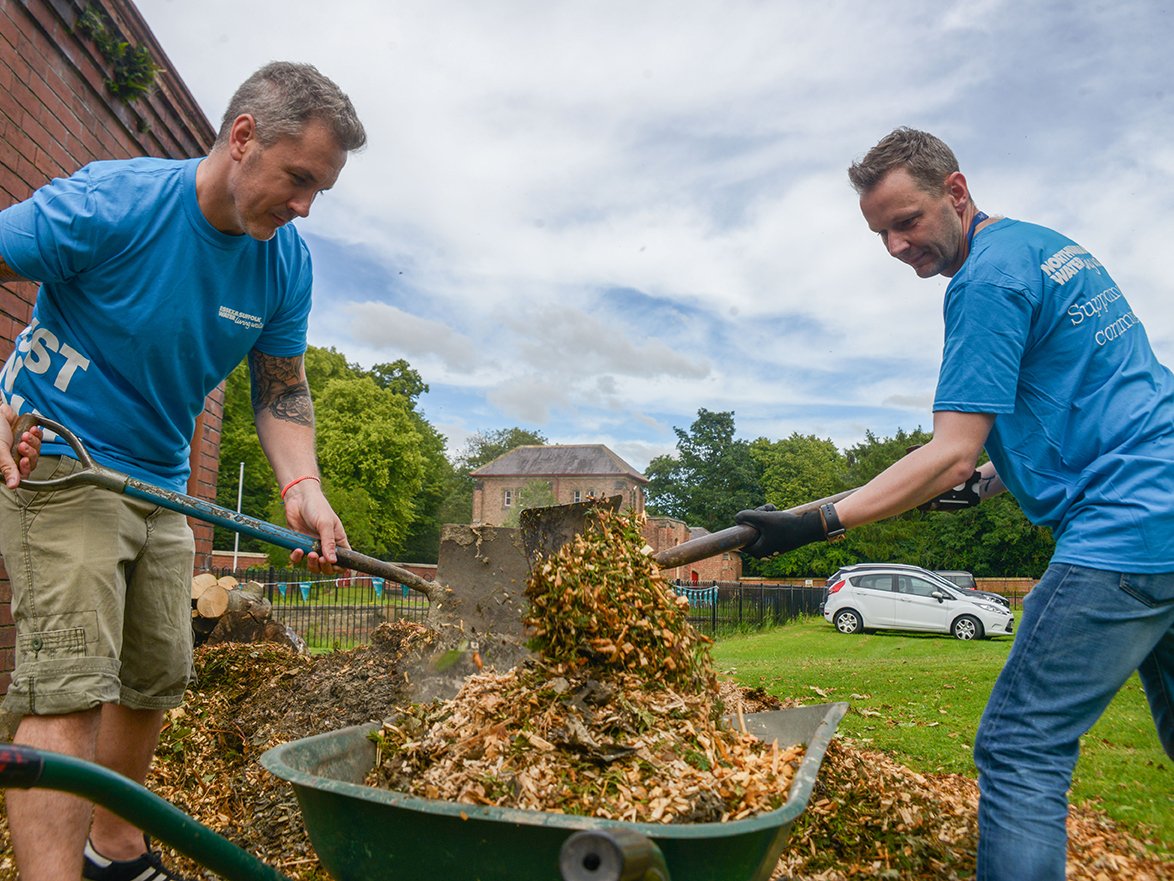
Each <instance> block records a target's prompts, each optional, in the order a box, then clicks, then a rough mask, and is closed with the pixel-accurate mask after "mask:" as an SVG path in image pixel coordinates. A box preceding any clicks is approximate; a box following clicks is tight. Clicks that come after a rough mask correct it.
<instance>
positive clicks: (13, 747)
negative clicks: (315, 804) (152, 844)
mask: <svg viewBox="0 0 1174 881" xmlns="http://www.w3.org/2000/svg"><path fill="white" fill-rule="evenodd" d="M9 787H15V788H19V789H32V788H43V789H55V790H58V791H60V792H69V793H72V794H73V795H78V796H81V797H82V798H84V799H87V800H88V801H92V802H94V803H95V804H99V805H101V806H102V807H104V808H106V809H107V810H109V811H112V812H113V813H115V814H118V816H120V817H123V818H124V819H126V820H127V821H128V822H130V823H132V824H133V825H135V826H137V827H138V828H139V829H142V830H143V831H144V832H146V833H147V834H148V835H150V836H151V837H152V838H156V839H158V840H159V841H163V842H165V843H167V844H169V845H170V846H171V847H173V848H175V849H176V850H177V851H179V852H180V853H182V854H184V855H185V856H188V857H191V858H192V859H194V860H196V861H197V862H199V863H200V864H201V865H203V866H206V867H207V868H209V869H211V870H212V871H213V872H215V873H216V874H217V875H219V876H221V877H223V878H226V879H228V881H289V878H288V877H287V876H285V875H283V874H281V873H280V872H278V871H277V870H276V869H274V868H271V867H270V866H267V865H266V864H265V863H263V862H261V861H260V860H259V859H257V858H256V857H255V856H253V855H252V854H251V853H249V852H248V851H244V850H241V849H240V848H239V847H237V846H236V845H235V844H233V843H232V842H231V841H229V840H228V839H227V838H224V837H222V836H220V835H218V834H217V833H215V832H213V831H212V830H211V829H209V828H208V827H207V826H204V825H203V824H202V823H200V822H199V821H198V820H196V819H194V818H193V817H189V816H188V815H187V814H185V813H184V812H183V811H181V810H180V809H179V808H177V807H176V806H175V805H173V804H171V802H169V801H167V800H166V799H163V798H160V797H159V796H157V795H155V794H154V793H153V792H151V791H149V790H148V789H146V788H144V787H142V786H140V785H139V784H137V783H135V782H134V781H133V780H130V779H128V778H126V777H123V776H122V775H121V774H116V773H115V772H113V771H111V770H109V769H107V768H103V767H102V766H101V765H96V764H93V763H92V762H86V761H83V760H81V759H77V758H74V757H72V756H65V755H60V754H59V753H52V752H44V751H42V750H37V749H33V748H32V747H29V746H22V745H19V744H8V743H6V744H0V788H9Z"/></svg>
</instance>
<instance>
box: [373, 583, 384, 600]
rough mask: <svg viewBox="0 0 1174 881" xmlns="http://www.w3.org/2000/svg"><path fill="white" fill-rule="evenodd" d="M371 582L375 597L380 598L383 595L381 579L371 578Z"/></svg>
mask: <svg viewBox="0 0 1174 881" xmlns="http://www.w3.org/2000/svg"><path fill="white" fill-rule="evenodd" d="M371 584H372V585H373V586H374V587H375V598H376V599H381V598H382V597H383V579H382V578H372V579H371Z"/></svg>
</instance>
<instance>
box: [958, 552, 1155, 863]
mask: <svg viewBox="0 0 1174 881" xmlns="http://www.w3.org/2000/svg"><path fill="white" fill-rule="evenodd" d="M1134 670H1137V671H1138V673H1139V675H1140V677H1141V681H1142V685H1143V686H1144V687H1145V692H1146V698H1147V699H1148V700H1149V703H1150V710H1151V712H1152V713H1153V717H1154V722H1155V724H1156V725H1157V728H1158V737H1159V738H1160V740H1161V742H1162V746H1163V747H1164V748H1165V750H1166V753H1167V755H1169V756H1171V757H1172V758H1174V573H1166V574H1162V575H1128V574H1125V575H1123V574H1121V573H1119V572H1105V571H1101V570H1098V569H1087V568H1084V567H1081V566H1073V565H1070V564H1067V563H1053V564H1052V565H1051V566H1049V567H1048V570H1047V572H1045V573H1044V577H1043V579H1042V580H1041V581H1040V583H1039V584H1038V585H1036V586H1035V587H1034V588H1033V589H1032V591H1031V593H1029V594H1028V595H1027V598H1026V599H1025V600H1024V603H1023V616H1022V620H1021V621H1020V624H1019V630H1018V634H1017V636H1016V637H1015V644H1014V646H1013V647H1012V649H1011V654H1010V657H1008V659H1007V663H1006V665H1005V666H1004V667H1003V671H1002V673H1000V674H999V678H998V681H997V682H996V683H995V687H994V689H993V691H992V692H991V697H990V700H989V701H988V703H987V707H986V712H984V713H983V717H982V722H981V723H980V725H979V728H978V736H977V737H976V738H975V742H974V761H975V764H976V765H977V766H978V785H979V790H980V792H981V795H980V798H979V804H978V830H979V832H978V881H1011V879H1014V881H1064V872H1065V863H1066V856H1067V845H1068V836H1067V831H1066V829H1065V821H1066V819H1067V816H1068V789H1069V787H1070V786H1071V783H1072V771H1073V768H1075V766H1076V758H1077V755H1078V753H1079V751H1080V737H1081V735H1082V734H1084V733H1085V732H1086V731H1088V729H1089V728H1091V727H1092V726H1093V724H1094V723H1095V722H1096V721H1097V719H1098V718H1100V716H1101V713H1103V712H1104V711H1105V708H1106V707H1107V706H1108V705H1109V702H1110V701H1111V700H1112V699H1113V695H1115V694H1116V693H1117V691H1118V690H1119V689H1120V688H1121V686H1122V685H1124V684H1125V682H1126V680H1128V679H1129V677H1130V676H1131V675H1133V671H1134Z"/></svg>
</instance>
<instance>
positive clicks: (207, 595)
mask: <svg viewBox="0 0 1174 881" xmlns="http://www.w3.org/2000/svg"><path fill="white" fill-rule="evenodd" d="M228 593H229V592H228V591H227V590H226V589H225V588H223V587H222V586H221V585H220V584H219V582H218V583H216V584H212V585H209V586H208V587H207V588H205V589H204V592H203V593H202V594H200V596H199V597H198V598H197V599H196V611H197V612H199V613H200V616H201V617H203V618H219V617H220V616H221V615H223V614H224V613H225V612H227V611H228Z"/></svg>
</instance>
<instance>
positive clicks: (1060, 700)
mask: <svg viewBox="0 0 1174 881" xmlns="http://www.w3.org/2000/svg"><path fill="white" fill-rule="evenodd" d="M849 177H850V179H851V181H852V184H853V186H854V187H855V189H856V191H857V193H858V194H859V196H860V208H861V211H862V213H863V214H864V218H865V220H866V221H867V222H868V225H869V228H870V229H872V231H873V232H875V233H877V234H878V235H879V236H880V238H881V241H882V242H883V243H884V245H885V247H886V248H887V249H888V251H889V253H890V254H891V255H892V256H894V257H896V258H897V259H898V260H901V261H902V262H904V263H908V264H909V265H910V266H911V267H913V269H914V271H915V272H916V273H917V274H918V275H919V276H920V277H922V278H930V277H932V276H935V275H944V276H946V277H947V278H949V279H951V281H950V284H949V286H948V287H947V288H946V295H945V348H944V351H943V355H942V366H941V372H940V375H939V380H938V389H937V394H936V397H935V400H934V435H933V439H932V440H931V441H930V442H929V443H927V444H926V445H925V446H923V447H920V448H918V449H916V450H914V451H913V452H911V453H910V454H909V455H908V456H906V457H905V458H903V459H901V460H900V461H898V462H896V463H895V464H894V465H892V466H891V467H890V468H889V469H888V470H886V471H884V472H883V473H881V474H880V475H878V476H877V477H876V478H875V479H873V480H872V481H870V482H869V483H868V484H867V485H866V486H864V487H861V488H860V489H859V490H857V491H856V492H855V493H853V494H852V495H851V496H849V497H847V498H846V499H844V500H842V501H840V502H838V503H836V504H834V505H825V506H823V507H822V508H821V509H819V510H816V511H812V512H809V513H807V514H802V515H793V514H788V513H786V512H781V511H770V510H763V509H759V510H754V511H743V512H741V513H740V514H739V515H738V517H737V519H738V522H740V523H746V524H750V525H753V526H755V527H757V528H758V530H759V533H760V534H759V538H758V539H757V540H756V541H755V542H754V543H753V544H752V545H750V546H749V547H748V548H747V550H748V551H749V552H750V553H751V554H754V555H755V556H765V555H768V554H772V553H779V552H785V551H788V550H791V549H793V548H796V547H799V546H801V545H804V544H807V543H809V542H812V541H820V540H824V539H829V540H833V539H835V538H838V537H839V536H841V535H842V534H843V532H844V530H845V529H847V528H851V527H853V526H859V525H860V524H863V523H870V522H873V521H875V520H879V519H881V518H884V517H889V516H892V515H894V514H899V513H901V512H902V511H907V510H910V509H911V508H915V507H918V506H930V507H944V506H948V507H949V508H950V509H953V510H956V509H958V508H959V507H965V506H967V505H970V504H977V503H978V502H979V501H980V500H981V499H983V498H986V497H988V496H991V495H993V494H995V493H997V492H1001V491H1002V490H1003V489H1008V490H1010V491H1011V492H1012V494H1013V495H1014V496H1015V498H1016V500H1017V501H1018V502H1019V504H1020V506H1021V507H1022V508H1023V511H1024V512H1025V513H1026V515H1027V516H1028V518H1029V519H1031V521H1032V522H1033V523H1036V524H1042V525H1046V526H1048V527H1050V528H1051V530H1052V534H1053V536H1054V538H1055V540H1056V551H1055V554H1054V556H1053V558H1052V560H1051V563H1050V565H1049V567H1048V569H1047V571H1046V572H1045V573H1044V575H1043V578H1042V579H1041V580H1040V582H1039V584H1038V585H1036V587H1034V588H1033V589H1032V591H1031V593H1030V594H1029V595H1028V597H1027V599H1026V600H1025V602H1024V605H1023V618H1022V621H1021V622H1020V625H1019V632H1018V634H1017V636H1016V638H1015V642H1014V645H1013V646H1012V650H1011V654H1010V657H1009V658H1008V660H1007V663H1006V665H1005V666H1004V668H1003V671H1002V673H1001V674H1000V676H999V678H998V681H997V682H996V684H995V687H994V689H993V691H992V693H991V697H990V700H989V701H988V703H987V708H986V712H985V713H984V715H983V719H982V722H981V724H980V726H979V731H978V737H977V738H976V740H975V763H976V765H977V766H978V772H979V789H980V792H981V797H980V801H979V845H978V878H979V879H980V881H992V879H1000V881H1003V879H1015V881H1045V879H1046V881H1052V879H1055V881H1061V879H1063V878H1064V876H1065V863H1066V847H1067V835H1066V832H1065V820H1066V817H1067V810H1068V803H1067V791H1068V788H1069V786H1070V784H1071V780H1072V772H1073V769H1074V767H1075V765H1076V759H1077V755H1078V751H1079V741H1080V737H1081V735H1083V734H1084V733H1085V732H1086V731H1088V729H1089V728H1090V727H1092V725H1093V723H1094V722H1096V720H1097V719H1098V718H1099V717H1100V715H1101V713H1102V712H1103V711H1104V710H1105V708H1106V707H1107V706H1108V704H1109V702H1110V700H1111V699H1112V698H1113V695H1114V694H1116V692H1117V691H1118V690H1119V689H1120V688H1121V686H1122V685H1123V684H1124V683H1125V681H1126V680H1127V679H1128V678H1129V677H1130V676H1131V675H1132V674H1133V672H1134V671H1137V672H1138V674H1139V675H1140V677H1141V681H1142V684H1143V685H1144V687H1145V691H1146V696H1147V698H1148V700H1149V703H1150V708H1151V711H1152V714H1153V718H1154V722H1155V724H1156V726H1157V730H1158V736H1159V739H1160V740H1161V743H1162V745H1163V747H1164V748H1165V750H1166V752H1167V754H1169V755H1170V756H1171V757H1174V375H1172V374H1171V372H1170V371H1169V370H1168V369H1166V367H1164V366H1163V365H1162V364H1161V363H1159V362H1158V360H1157V359H1156V358H1155V356H1154V353H1153V351H1152V349H1151V348H1150V344H1149V340H1148V338H1147V336H1146V332H1145V328H1144V327H1143V326H1142V323H1141V320H1140V319H1139V318H1138V316H1137V315H1136V314H1134V312H1133V311H1132V310H1131V309H1130V307H1129V304H1128V303H1127V302H1126V300H1125V297H1124V295H1123V294H1122V292H1121V290H1120V289H1119V288H1118V287H1117V285H1116V284H1115V283H1114V282H1113V280H1112V278H1110V276H1109V274H1108V272H1107V271H1106V270H1105V268H1104V267H1103V266H1102V265H1101V264H1100V262H1099V261H1097V259H1096V258H1095V257H1093V256H1092V255H1091V254H1090V253H1089V252H1088V251H1087V250H1085V249H1084V248H1082V247H1081V246H1080V245H1078V244H1076V243H1075V242H1073V241H1071V240H1070V239H1067V238H1065V237H1064V236H1062V235H1059V234H1058V233H1056V232H1053V231H1052V230H1050V229H1045V228H1044V227H1040V226H1035V225H1032V224H1028V223H1023V222H1021V221H1016V220H1011V219H1008V218H1002V217H988V216H987V215H986V214H985V213H984V212H981V211H979V210H978V208H977V207H976V205H975V203H974V201H973V199H972V198H971V196H970V190H969V187H968V184H967V181H966V178H965V177H964V176H963V174H962V173H961V171H959V170H958V161H957V159H956V158H955V157H954V154H953V152H952V151H951V150H950V148H949V147H948V146H946V144H944V143H943V142H942V141H941V140H939V139H938V138H936V137H934V136H933V135H930V134H927V133H925V132H919V131H915V130H912V129H907V128H900V129H897V130H896V131H894V132H892V133H890V134H889V135H888V136H886V137H885V138H884V139H882V140H881V141H880V142H879V143H878V144H877V145H876V146H875V147H873V148H872V150H870V151H869V152H868V153H867V154H866V155H865V157H864V158H863V159H862V160H861V161H860V162H858V163H855V164H854V165H853V166H852V167H851V169H850V170H849ZM984 449H985V450H986V452H987V454H988V455H989V457H990V461H989V462H986V463H984V464H983V465H982V466H981V467H980V468H978V469H977V470H976V468H975V465H976V463H977V461H978V457H979V455H980V453H981V452H982V451H983V450H984Z"/></svg>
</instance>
